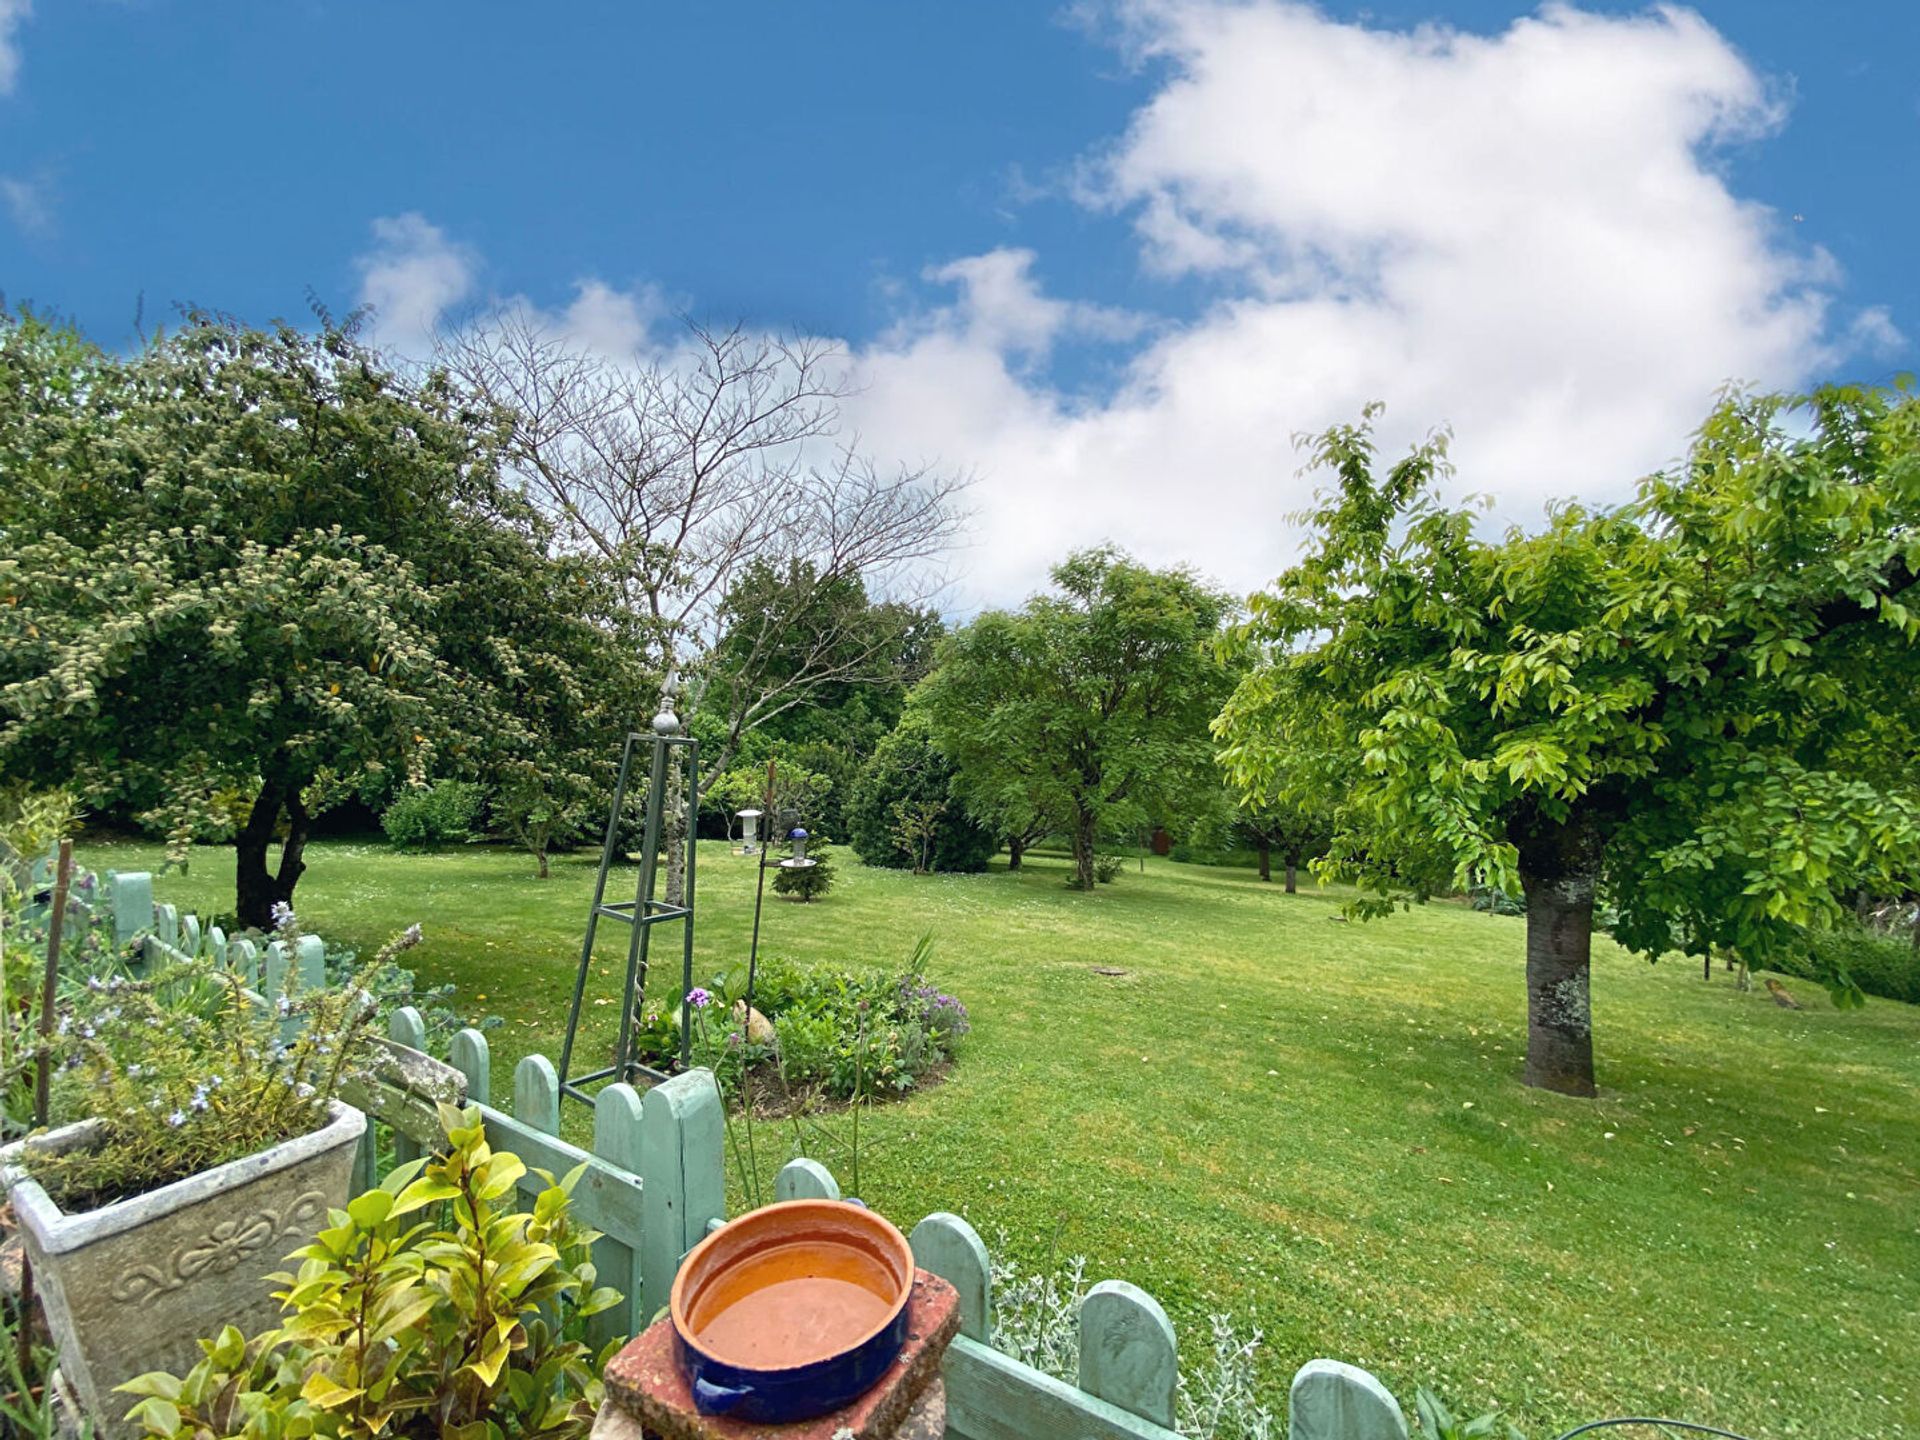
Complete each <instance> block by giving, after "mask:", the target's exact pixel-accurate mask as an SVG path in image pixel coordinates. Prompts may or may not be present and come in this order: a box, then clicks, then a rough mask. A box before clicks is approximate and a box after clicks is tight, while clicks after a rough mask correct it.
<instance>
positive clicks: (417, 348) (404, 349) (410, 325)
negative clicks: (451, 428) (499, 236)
mask: <svg viewBox="0 0 1920 1440" xmlns="http://www.w3.org/2000/svg"><path fill="white" fill-rule="evenodd" d="M373 239H374V245H373V249H372V250H370V251H369V252H367V253H366V254H365V255H362V256H361V257H360V259H359V261H358V266H359V270H360V297H359V301H360V304H362V305H365V306H368V307H370V308H371V309H372V311H373V319H372V325H371V335H372V338H373V340H374V342H375V343H376V344H378V345H382V346H385V347H387V348H389V349H392V350H395V351H397V352H399V353H400V354H402V355H411V356H416V357H417V356H423V355H426V354H428V353H429V352H431V350H432V348H433V332H434V327H435V326H436V325H437V324H438V323H439V322H440V320H441V318H442V317H443V316H445V315H447V314H448V313H449V312H450V311H452V310H454V309H455V308H457V307H458V306H459V305H460V304H461V303H462V302H463V301H465V300H467V299H468V298H469V297H470V296H471V295H472V293H473V287H474V278H475V276H474V272H475V269H476V268H477V265H476V261H475V259H474V257H473V255H472V254H471V252H470V251H468V250H467V249H466V247H465V246H462V245H458V244H455V243H454V242H453V241H452V240H450V239H448V238H447V235H446V232H445V231H443V230H441V229H440V227H439V226H437V225H434V224H431V223H429V222H428V221H427V219H426V218H425V217H424V216H422V215H420V214H418V213H417V212H413V211H409V212H408V213H407V214H405V215H394V216H386V217H382V218H380V219H377V220H375V221H374V222H373Z"/></svg>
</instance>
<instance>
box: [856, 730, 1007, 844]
mask: <svg viewBox="0 0 1920 1440" xmlns="http://www.w3.org/2000/svg"><path fill="white" fill-rule="evenodd" d="M953 776H954V768H953V765H952V764H951V762H949V761H948V760H947V759H946V758H945V757H944V756H943V755H941V754H940V752H939V751H938V750H936V749H934V748H933V743H932V741H931V740H930V739H929V738H928V736H927V724H926V721H925V719H924V718H922V717H920V716H918V715H916V714H913V713H909V714H908V715H907V717H906V718H905V719H903V720H902V721H901V722H900V725H899V727H898V728H897V729H896V730H894V732H893V733H892V734H891V735H889V736H887V738H886V739H884V740H882V741H881V742H880V744H879V745H878V746H877V747H876V748H875V749H874V752H873V758H872V759H871V760H869V761H868V762H867V764H866V767H865V768H864V769H863V770H861V772H860V779H859V780H858V782H857V783H856V784H855V785H854V787H853V794H852V795H851V796H850V797H849V798H848V801H847V805H846V814H847V838H848V839H849V840H851V841H852V842H853V848H854V850H855V852H856V853H857V854H858V855H859V856H860V858H861V859H862V860H864V861H866V863H867V864H869V865H884V866H887V867H889V868H891V869H895V870H944V871H976V870H984V869H986V868H987V862H988V861H989V860H991V859H992V858H993V856H994V854H995V853H996V852H997V851H998V850H999V849H1000V837H999V836H997V835H995V834H994V833H993V832H992V831H990V830H988V829H986V828H985V827H984V826H982V825H979V824H978V823H976V822H975V821H974V820H973V819H972V818H971V817H970V816H968V814H967V813H966V810H965V808H964V807H962V805H961V804H960V802H959V801H958V800H957V799H955V798H954V796H953Z"/></svg>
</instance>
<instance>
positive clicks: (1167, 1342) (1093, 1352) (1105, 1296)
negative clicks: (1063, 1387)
mask: <svg viewBox="0 0 1920 1440" xmlns="http://www.w3.org/2000/svg"><path fill="white" fill-rule="evenodd" d="M1179 1383H1180V1352H1179V1347H1178V1346H1177V1345H1176V1344H1175V1342H1174V1337H1173V1322H1172V1321H1170V1320H1168V1319H1167V1312H1166V1311H1165V1310H1162V1309H1161V1308H1160V1302H1159V1301H1158V1300H1155V1299H1154V1298H1153V1297H1152V1296H1151V1295H1149V1294H1147V1292H1146V1291H1144V1290H1142V1289H1141V1288H1140V1287H1139V1286H1137V1285H1129V1284H1128V1283H1127V1282H1126V1281H1125V1280H1102V1281H1101V1282H1100V1283H1099V1284H1098V1285H1096V1286H1094V1287H1093V1289H1091V1290H1089V1291H1088V1292H1087V1296H1086V1298H1085V1299H1084V1300H1082V1301H1081V1302H1080V1388H1081V1389H1082V1390H1084V1391H1086V1392H1087V1393H1088V1394H1089V1395H1098V1396H1099V1397H1100V1398H1101V1399H1102V1400H1106V1401H1109V1402H1110V1403H1112V1404H1115V1405H1118V1406H1119V1407H1120V1408H1121V1409H1122V1410H1127V1411H1131V1412H1132V1413H1133V1414H1135V1415H1138V1416H1139V1417H1140V1418H1141V1419H1143V1420H1151V1421H1152V1422H1153V1423H1154V1424H1156V1425H1164V1426H1166V1428H1167V1429H1169V1430H1171V1429H1172V1428H1173V1400H1174V1395H1175V1392H1176V1391H1177V1390H1178V1389H1179Z"/></svg>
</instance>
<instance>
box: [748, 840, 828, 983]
mask: <svg viewBox="0 0 1920 1440" xmlns="http://www.w3.org/2000/svg"><path fill="white" fill-rule="evenodd" d="M811 858H812V860H813V862H814V863H813V864H811V865H808V866H806V867H804V868H799V869H789V868H787V867H785V866H780V865H776V866H774V867H773V893H774V894H776V895H787V896H791V897H792V898H793V899H795V900H799V901H801V902H802V903H805V902H806V901H809V900H816V899H818V898H819V897H820V896H822V895H824V894H826V893H827V891H829V890H831V889H832V888H833V878H834V877H833V857H832V856H831V855H829V854H828V853H827V852H826V851H825V850H818V851H815V852H813V854H812V856H811ZM762 1013H763V1014H764V1013H765V1012H764V1011H763V1012H762Z"/></svg>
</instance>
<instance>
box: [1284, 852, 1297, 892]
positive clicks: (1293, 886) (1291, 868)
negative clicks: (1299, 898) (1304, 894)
mask: <svg viewBox="0 0 1920 1440" xmlns="http://www.w3.org/2000/svg"><path fill="white" fill-rule="evenodd" d="M1299 868H1300V857H1299V856H1298V855H1295V854H1293V853H1291V852H1289V853H1288V855H1287V894H1289V895H1298V894H1299V893H1300V885H1299V874H1298V871H1299Z"/></svg>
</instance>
